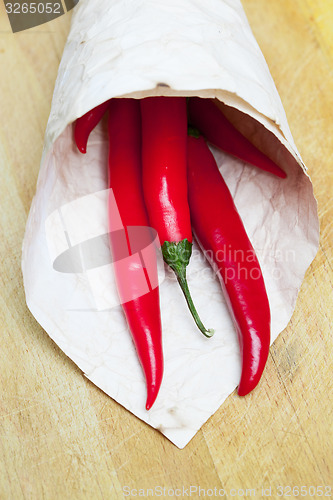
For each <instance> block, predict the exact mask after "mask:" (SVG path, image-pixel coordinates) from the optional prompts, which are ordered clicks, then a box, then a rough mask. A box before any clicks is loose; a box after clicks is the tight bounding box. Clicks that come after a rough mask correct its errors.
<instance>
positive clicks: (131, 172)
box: [108, 99, 163, 410]
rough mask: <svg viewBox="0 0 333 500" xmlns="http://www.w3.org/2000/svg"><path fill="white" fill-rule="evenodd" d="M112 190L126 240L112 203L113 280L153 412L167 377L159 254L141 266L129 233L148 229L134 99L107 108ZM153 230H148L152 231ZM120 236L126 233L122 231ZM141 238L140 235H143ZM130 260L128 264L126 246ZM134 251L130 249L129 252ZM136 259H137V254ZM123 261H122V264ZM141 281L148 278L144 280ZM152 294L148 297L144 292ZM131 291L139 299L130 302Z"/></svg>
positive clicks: (138, 118) (121, 101)
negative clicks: (158, 273)
mask: <svg viewBox="0 0 333 500" xmlns="http://www.w3.org/2000/svg"><path fill="white" fill-rule="evenodd" d="M108 135H109V187H110V188H112V190H113V196H114V198H115V201H116V204H117V208H118V211H119V214H120V217H121V221H122V225H123V227H124V230H125V235H126V238H125V237H123V239H122V242H121V241H119V231H116V232H113V229H114V227H113V222H114V221H113V213H112V210H110V204H109V227H110V244H111V251H112V254H113V261H114V263H117V261H118V259H119V262H120V263H121V267H120V268H118V266H117V265H115V277H116V282H117V286H118V291H119V295H120V299H121V302H122V307H123V311H124V313H125V316H126V320H127V322H128V325H129V329H130V331H131V334H132V338H133V341H134V344H135V346H136V350H137V353H138V356H139V359H140V362H141V365H142V368H143V371H144V374H145V377H146V384H147V401H146V409H147V410H149V409H150V408H151V407H152V405H153V404H154V401H155V399H156V397H157V394H158V392H159V389H160V385H161V382H162V377H163V352H162V331H161V315H160V304H159V289H158V286H155V287H152V286H151V283H152V281H150V280H149V278H151V276H152V275H153V277H154V281H155V282H156V283H158V281H157V264H156V254H154V252H153V253H152V254H150V259H149V264H147V263H146V262H143V261H142V260H141V257H140V258H139V257H138V253H135V252H137V251H136V250H135V248H134V245H135V244H137V239H135V240H134V241H133V240H132V241H131V240H130V238H129V232H130V230H131V228H133V226H136V228H137V229H139V230H140V229H147V228H148V227H149V222H148V216H147V212H146V208H145V204H144V198H143V190H142V179H141V117H140V105H139V102H138V101H137V100H134V99H112V100H111V101H110V104H109V118H108ZM148 231H149V229H148ZM121 234H124V233H123V232H122V233H121ZM139 234H142V233H139ZM126 245H127V254H128V255H129V256H131V258H130V259H128V260H124V251H123V249H124V247H126ZM131 247H132V248H131ZM134 254H135V255H134ZM121 259H122V260H121ZM143 277H145V279H146V280H147V281H145V279H144V280H143ZM145 285H148V288H149V290H148V291H147V293H144V287H145ZM129 292H130V295H131V296H133V297H135V298H133V299H132V300H129V301H126V299H124V296H125V295H126V294H127V296H128V293H129Z"/></svg>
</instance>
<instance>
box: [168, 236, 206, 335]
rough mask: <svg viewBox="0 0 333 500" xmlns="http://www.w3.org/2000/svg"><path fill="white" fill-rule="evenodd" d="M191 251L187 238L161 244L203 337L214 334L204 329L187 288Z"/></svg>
mask: <svg viewBox="0 0 333 500" xmlns="http://www.w3.org/2000/svg"><path fill="white" fill-rule="evenodd" d="M191 253H192V243H190V242H189V241H188V240H187V238H185V239H184V240H182V241H180V242H179V243H175V242H169V241H165V242H164V243H163V245H162V254H163V258H164V261H165V262H166V263H167V264H168V265H169V266H170V267H171V269H172V270H173V271H174V273H175V274H176V277H177V281H178V283H179V285H180V288H181V289H182V292H183V294H184V296H185V299H186V302H187V305H188V308H189V310H190V313H191V314H192V316H193V319H194V321H195V323H196V325H197V327H198V328H199V330H200V331H201V333H203V334H204V335H205V337H208V338H210V337H212V336H213V334H214V330H212V329H208V330H207V329H206V328H205V327H204V325H203V323H202V321H201V319H200V317H199V315H198V313H197V310H196V308H195V306H194V303H193V300H192V297H191V294H190V290H189V288H188V284H187V279H186V267H187V265H188V263H189V261H190V257H191Z"/></svg>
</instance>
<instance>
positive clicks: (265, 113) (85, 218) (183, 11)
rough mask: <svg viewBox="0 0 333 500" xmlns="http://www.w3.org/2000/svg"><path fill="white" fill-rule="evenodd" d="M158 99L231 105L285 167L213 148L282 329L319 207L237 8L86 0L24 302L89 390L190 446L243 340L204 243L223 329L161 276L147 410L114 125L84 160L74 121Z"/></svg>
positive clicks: (52, 122)
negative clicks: (111, 229) (101, 108)
mask: <svg viewBox="0 0 333 500" xmlns="http://www.w3.org/2000/svg"><path fill="white" fill-rule="evenodd" d="M152 95H183V96H185V95H186V96H190V95H197V96H200V97H211V98H216V99H218V100H219V101H221V103H225V104H226V105H227V106H228V107H225V106H224V105H222V104H221V106H222V107H224V111H225V113H226V114H227V115H228V116H229V117H230V119H231V120H232V121H233V122H234V123H235V124H236V125H237V126H238V128H239V129H241V131H242V132H243V133H244V134H246V135H247V136H248V137H250V138H251V140H252V141H253V142H254V143H255V144H256V145H258V146H259V147H261V148H262V149H263V150H264V151H265V152H266V153H268V154H269V155H270V156H271V157H272V159H273V160H275V161H276V162H277V163H278V164H279V165H280V166H281V167H282V168H283V169H284V170H285V171H286V172H287V173H288V177H287V179H286V180H281V179H279V178H276V177H274V176H272V175H270V174H268V173H265V172H262V171H259V170H258V169H256V168H254V167H251V166H248V165H246V164H244V163H243V162H241V161H239V160H236V159H233V158H231V157H229V156H228V155H225V154H223V153H221V152H217V151H215V150H214V155H215V158H216V160H217V162H218V165H219V166H220V168H221V172H223V176H224V178H225V180H226V182H227V184H228V186H229V188H230V190H231V193H232V195H233V197H234V200H235V203H236V206H237V208H238V210H239V212H240V215H241V217H242V219H243V221H244V225H245V227H246V230H247V232H248V235H249V237H250V239H251V241H252V244H253V246H254V248H255V250H256V252H257V254H258V257H259V261H260V264H261V266H262V271H263V275H264V279H265V283H266V288H267V292H268V297H269V302H270V306H271V312H272V341H274V340H275V338H276V337H277V335H278V334H279V332H281V331H282V330H283V329H284V328H285V327H286V325H287V323H288V321H289V319H290V317H291V314H292V311H293V308H294V305H295V301H296V297H297V293H298V290H299V288H300V285H301V282H302V280H303V277H304V273H305V271H306V269H307V267H308V266H309V264H310V263H311V261H312V259H313V258H314V256H315V254H316V251H317V248H318V237H319V230H318V219H317V207H316V202H315V199H314V196H313V190H312V185H311V182H310V180H309V178H308V176H307V175H306V174H305V173H304V169H305V167H304V165H303V164H302V161H301V158H300V156H299V153H298V152H297V149H296V146H295V144H294V142H293V139H292V136H291V133H290V130H289V127H288V124H287V120H286V116H285V113H284V110H283V107H282V104H281V101H280V98H279V96H278V93H277V91H276V88H275V86H274V82H273V80H272V78H271V76H270V73H269V70H268V68H267V65H266V63H265V60H264V58H263V56H262V54H261V52H260V49H259V47H258V45H257V43H256V41H255V39H254V37H253V35H252V32H251V29H250V27H249V25H248V23H247V20H246V17H245V14H244V11H243V9H242V6H241V3H240V2H239V1H238V0H205V1H204V2H203V1H198V0H169V1H168V2H165V0H153V1H152V0H126V1H124V2H120V1H117V0H81V1H80V2H79V4H78V6H77V7H76V8H75V12H74V14H73V20H72V27H71V31H70V34H69V37H68V41H67V44H66V47H65V50H64V54H63V57H62V61H61V64H60V68H59V74H58V78H57V82H56V86H55V91H54V97H53V102H52V109H51V114H50V118H49V122H48V126H47V131H46V136H45V148H44V152H43V158H42V162H41V168H40V174H39V177H38V183H37V191H36V195H35V197H34V199H33V202H32V206H31V210H30V214H29V218H28V222H27V228H26V234H25V239H24V244H23V259H22V270H23V277H24V286H25V292H26V300H27V304H28V307H29V309H30V311H31V312H32V314H33V315H34V316H35V318H36V319H37V321H38V322H39V323H40V324H41V325H42V326H43V328H44V329H45V330H46V332H47V333H48V334H49V335H50V337H51V338H52V339H53V340H54V341H55V342H56V343H57V344H58V345H59V347H60V348H61V349H62V350H63V351H64V352H65V353H66V354H67V356H69V357H70V358H71V359H72V360H73V361H74V362H75V363H76V364H77V365H78V366H79V367H80V368H81V370H83V372H84V373H85V375H86V376H87V377H88V378H89V379H90V380H91V381H92V382H93V383H94V384H96V385H97V386H98V387H100V388H101V389H102V390H103V391H105V392H106V393H107V394H108V395H110V396H111V397H112V398H114V399H115V400H116V401H118V402H119V403H120V404H122V405H123V406H124V407H125V408H127V409H128V410H130V411H131V412H132V413H134V414H135V415H137V416H138V417H139V418H141V419H142V420H144V421H145V422H147V423H148V424H149V425H151V426H152V427H155V428H157V429H158V430H159V431H160V432H162V433H163V434H164V435H165V436H167V437H168V438H169V439H170V440H171V441H172V442H173V443H175V444H176V445H177V446H178V447H179V448H183V447H184V446H185V445H186V444H187V443H188V442H189V440H190V439H191V438H192V437H193V436H194V435H195V433H196V432H197V431H198V429H199V428H200V427H201V426H202V424H203V423H204V422H205V421H206V420H207V419H208V418H209V417H210V416H211V415H212V414H213V413H214V412H215V411H216V410H217V409H218V408H219V406H220V405H221V404H222V403H223V401H224V400H225V399H226V397H227V396H228V395H229V394H230V393H231V392H232V391H233V390H234V389H235V387H236V386H237V384H238V381H239V378H240V370H241V364H240V356H239V347H238V341H237V335H236V333H235V330H234V328H233V325H232V322H231V319H230V316H229V313H228V311H227V309H226V305H225V302H224V300H223V297H222V293H221V289H220V285H219V283H218V281H217V279H216V277H214V276H213V274H212V271H211V270H210V268H209V265H208V264H207V263H206V262H205V260H204V258H203V256H202V255H201V253H200V252H199V250H198V248H197V247H196V246H195V247H194V251H193V257H192V260H191V263H190V266H189V268H188V281H189V286H190V290H191V292H192V296H193V299H194V301H195V304H196V306H197V309H198V311H199V313H200V315H201V317H202V320H203V322H204V324H205V325H206V326H207V327H213V328H214V329H215V336H214V337H213V338H212V339H209V340H208V339H206V338H204V337H203V336H202V335H201V334H200V333H199V331H198V330H197V328H196V327H195V324H194V322H193V319H192V317H191V316H190V313H189V312H188V310H187V307H186V304H185V300H184V298H183V296H182V292H181V291H180V289H179V287H178V285H177V283H176V281H175V279H174V278H173V276H172V274H171V272H169V270H168V269H165V274H164V273H163V269H162V270H161V269H160V282H161V285H160V295H161V310H162V324H163V346H164V355H165V372H164V379H163V383H162V387H161V390H160V393H159V396H158V399H157V400H156V403H155V405H154V406H153V408H152V409H151V410H150V411H149V412H147V411H146V410H145V397H146V387H145V381H144V376H143V373H142V370H141V367H140V365H139V362H138V359H137V356H136V352H135V349H134V345H133V343H132V340H131V336H130V333H129V331H128V329H127V326H126V322H125V319H124V316H123V313H122V309H121V306H120V305H119V301H118V296H117V293H116V289H115V283H114V279H113V272H112V265H111V264H110V262H108V260H107V257H106V254H107V250H106V246H107V244H106V241H107V239H105V236H106V233H107V217H106V195H107V192H106V191H105V190H106V187H107V185H106V176H107V175H106V164H107V148H108V145H107V140H106V134H105V126H104V125H103V123H101V124H100V125H99V126H98V127H97V128H96V129H95V131H94V132H93V133H92V134H91V137H90V139H89V143H88V151H87V155H81V154H80V153H79V152H77V151H76V148H75V147H74V145H73V133H72V125H71V124H72V122H73V121H74V120H75V119H76V118H78V117H79V116H81V115H83V114H84V113H85V112H87V111H88V110H90V109H92V108H94V107H95V106H96V105H98V104H100V103H102V102H104V101H105V100H107V99H109V98H111V97H120V96H126V97H127V96H130V97H135V98H142V97H146V96H152ZM94 238H95V240H94V241H98V242H99V247H98V248H99V252H98V256H97V257H98V258H97V257H96V255H94V256H93V263H92V265H91V266H86V267H84V266H83V268H82V269H78V268H76V267H75V266H76V264H75V258H76V257H75V258H74V261H73V259H72V260H71V257H73V255H74V254H73V253H72V252H73V251H74V250H75V249H76V250H77V252H78V253H80V252H81V251H82V248H83V246H84V245H85V244H86V242H89V241H91V240H92V239H94ZM80 244H81V246H80ZM82 245H83V246H82ZM73 248H74V250H73ZM66 252H67V253H66ZM75 255H77V254H75ZM94 259H95V260H94ZM96 259H97V260H96ZM79 260H80V259H79ZM83 260H84V259H83ZM262 383H263V382H262ZM262 383H261V385H259V387H258V388H257V389H256V390H257V391H260V390H261V387H262Z"/></svg>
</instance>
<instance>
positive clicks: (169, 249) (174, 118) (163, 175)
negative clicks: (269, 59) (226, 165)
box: [141, 97, 213, 337]
mask: <svg viewBox="0 0 333 500" xmlns="http://www.w3.org/2000/svg"><path fill="white" fill-rule="evenodd" d="M141 115H142V161H143V189H144V196H145V202H146V206H147V211H148V216H149V220H150V223H151V225H152V227H154V228H155V229H156V230H157V232H158V235H159V238H160V242H161V243H162V253H163V258H164V260H165V262H166V263H167V264H168V265H169V266H170V267H171V269H172V270H173V271H174V272H175V274H176V276H177V280H178V283H179V284H180V286H181V289H182V291H183V293H184V295H185V298H186V301H187V304H188V306H189V309H190V312H191V314H192V316H193V318H194V320H195V322H196V324H197V326H198V327H199V329H200V330H201V332H202V333H203V334H204V335H206V336H207V337H211V336H212V335H213V331H211V330H206V328H205V327H204V325H203V324H202V322H201V320H200V318H199V316H198V313H197V311H196V309H195V307H194V304H193V301H192V298H191V295H190V292H189V289H188V285H187V280H186V266H187V265H188V263H189V260H190V257H191V253H192V230H191V221H190V210H189V206H188V200H187V173H186V170H187V165H186V163H187V151H186V150H187V113H186V98H185V97H148V98H146V99H142V100H141Z"/></svg>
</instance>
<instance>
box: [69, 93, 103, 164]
mask: <svg viewBox="0 0 333 500" xmlns="http://www.w3.org/2000/svg"><path fill="white" fill-rule="evenodd" d="M109 102H110V101H105V102H103V103H102V104H100V105H99V106H96V108H94V109H92V110H91V111H88V113H86V114H85V115H83V116H81V117H80V118H78V119H77V120H76V122H75V128H74V139H75V143H76V146H77V148H78V150H79V151H80V152H81V153H83V154H85V153H86V152H87V143H88V139H89V135H90V133H91V132H92V130H93V129H94V128H95V127H96V125H97V124H98V123H99V122H100V120H101V119H102V118H103V115H104V114H105V113H106V111H107V109H108V107H109Z"/></svg>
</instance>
